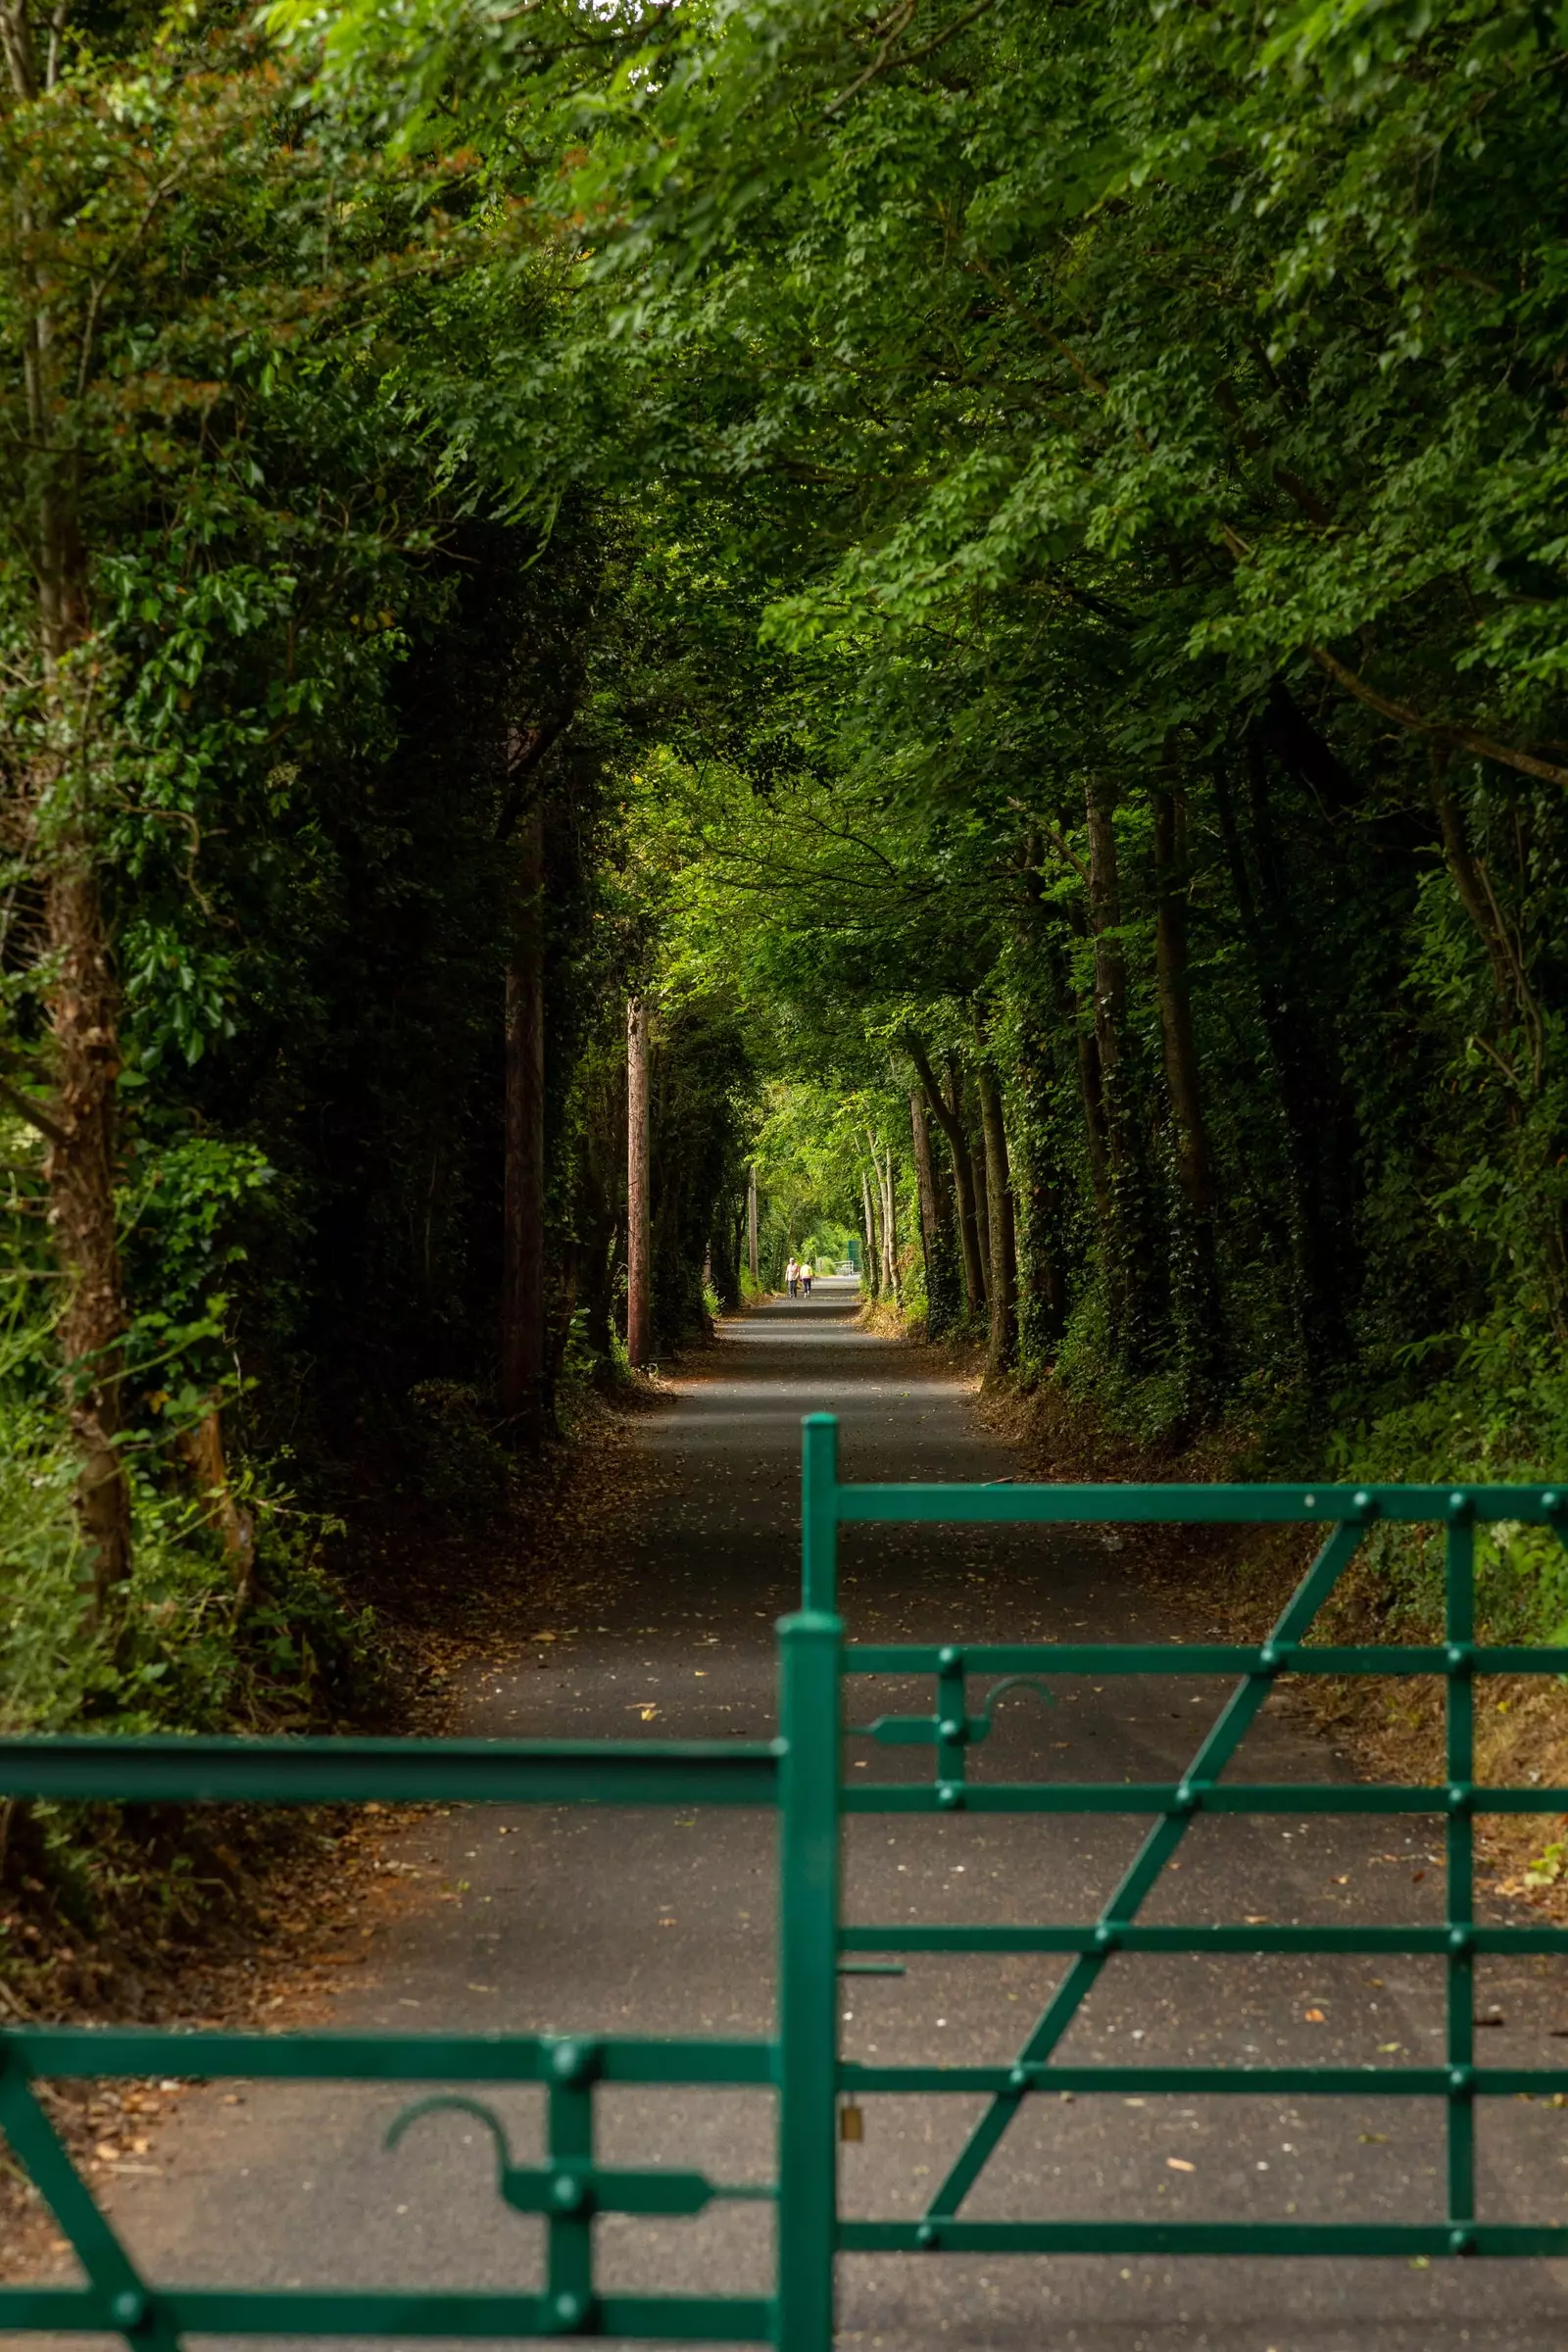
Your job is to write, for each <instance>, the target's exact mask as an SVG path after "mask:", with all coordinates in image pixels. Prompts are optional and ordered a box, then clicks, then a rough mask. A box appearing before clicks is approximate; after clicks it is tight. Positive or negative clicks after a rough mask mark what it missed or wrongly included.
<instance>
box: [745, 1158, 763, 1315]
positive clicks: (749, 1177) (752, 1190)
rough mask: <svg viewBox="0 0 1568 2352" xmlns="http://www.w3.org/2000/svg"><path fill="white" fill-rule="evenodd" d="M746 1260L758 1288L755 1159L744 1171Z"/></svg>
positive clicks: (759, 1279) (759, 1284)
mask: <svg viewBox="0 0 1568 2352" xmlns="http://www.w3.org/2000/svg"><path fill="white" fill-rule="evenodd" d="M746 1260H747V1263H748V1265H749V1266H750V1267H751V1269H752V1281H753V1283H754V1284H755V1285H756V1286H757V1288H758V1289H759V1290H760V1288H761V1283H762V1277H761V1273H760V1266H759V1260H758V1254H757V1163H756V1161H755V1160H754V1161H753V1163H752V1165H751V1166H750V1167H749V1168H748V1169H747V1171H746Z"/></svg>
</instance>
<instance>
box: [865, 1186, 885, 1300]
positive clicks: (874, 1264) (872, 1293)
mask: <svg viewBox="0 0 1568 2352" xmlns="http://www.w3.org/2000/svg"><path fill="white" fill-rule="evenodd" d="M860 1222H861V1225H862V1226H863V1228H864V1231H865V1291H866V1296H867V1297H868V1298H870V1299H880V1298H881V1296H882V1266H881V1261H880V1259H879V1257H878V1254H877V1247H876V1219H875V1218H874V1217H873V1216H872V1214H871V1179H870V1178H869V1176H867V1174H866V1172H865V1170H864V1168H862V1169H861V1170H860Z"/></svg>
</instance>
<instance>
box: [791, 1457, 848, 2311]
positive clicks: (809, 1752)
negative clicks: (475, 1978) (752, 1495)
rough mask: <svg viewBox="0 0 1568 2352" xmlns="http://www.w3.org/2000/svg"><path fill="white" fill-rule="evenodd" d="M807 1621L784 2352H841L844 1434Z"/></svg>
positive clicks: (796, 1778) (812, 1464)
mask: <svg viewBox="0 0 1568 2352" xmlns="http://www.w3.org/2000/svg"><path fill="white" fill-rule="evenodd" d="M803 1436H804V1442H805V1452H804V1460H803V1468H802V1497H801V1499H802V1526H801V1534H802V1563H801V1564H802V1584H803V1593H804V1597H805V1599H806V1603H807V1605H806V1607H805V1608H804V1609H803V1610H802V1611H801V1613H800V1614H799V1615H798V1616H794V1617H786V1618H785V1619H784V1620H783V1621H782V1623H781V1624H780V1626H779V1629H778V1637H779V1664H780V1691H779V1730H780V1732H781V1734H782V1737H783V1740H784V1756H783V1760H782V1765H781V1770H780V1783H781V1786H780V1792H779V1793H780V1811H779V1889H778V1893H779V1971H778V1987H779V1989H778V2003H779V2020H778V2065H779V2083H778V2111H779V2123H778V2140H779V2147H778V2250H777V2257H776V2259H777V2270H778V2302H777V2324H776V2336H775V2341H776V2343H777V2345H778V2347H779V2352H832V2345H833V2258H834V2253H835V2250H836V2243H837V2237H838V2149H837V2144H836V2141H835V2139H834V2124H835V2112H834V2111H835V2107H836V2103H837V2095H838V1944H839V1780H840V1762H839V1749H840V1734H839V1674H840V1651H841V1648H842V1644H843V1633H844V1629H843V1625H842V1623H841V1622H840V1620H839V1618H838V1616H837V1615H836V1614H835V1613H834V1610H833V1598H834V1573H835V1550H836V1545H837V1537H838V1527H837V1500H836V1497H835V1495H834V1488H835V1486H836V1484H837V1473H838V1424H837V1422H836V1421H835V1420H834V1419H833V1417H832V1415H831V1414H828V1413H813V1414H812V1415H811V1416H810V1418H809V1420H808V1421H807V1423H806V1425H805V1429H804V1432H803Z"/></svg>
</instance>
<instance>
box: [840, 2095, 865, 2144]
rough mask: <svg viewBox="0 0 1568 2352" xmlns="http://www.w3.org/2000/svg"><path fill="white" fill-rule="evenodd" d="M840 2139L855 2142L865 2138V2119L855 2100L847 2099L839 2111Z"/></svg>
mask: <svg viewBox="0 0 1568 2352" xmlns="http://www.w3.org/2000/svg"><path fill="white" fill-rule="evenodd" d="M839 2137H840V2139H855V2140H860V2139H864V2137H865V2117H864V2115H863V2114H862V2113H861V2111H860V2109H859V2108H858V2107H857V2106H856V2104H855V2101H854V2100H853V2099H847V2100H846V2101H845V2103H844V2105H843V2106H842V2107H841V2108H840V2109H839Z"/></svg>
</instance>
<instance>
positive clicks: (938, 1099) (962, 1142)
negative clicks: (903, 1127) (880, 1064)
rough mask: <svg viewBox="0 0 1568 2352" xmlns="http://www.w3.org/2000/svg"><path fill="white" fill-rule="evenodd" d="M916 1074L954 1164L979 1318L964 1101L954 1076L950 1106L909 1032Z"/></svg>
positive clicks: (968, 1301) (971, 1302)
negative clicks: (963, 1112) (952, 1096)
mask: <svg viewBox="0 0 1568 2352" xmlns="http://www.w3.org/2000/svg"><path fill="white" fill-rule="evenodd" d="M905 1042H906V1045H907V1049H908V1054H909V1059H910V1060H911V1061H912V1062H913V1064H914V1074H915V1076H916V1077H917V1078H918V1079H919V1081H920V1086H921V1090H922V1092H923V1093H924V1095H925V1099H926V1102H927V1103H928V1105H929V1106H930V1111H931V1115H932V1117H933V1118H934V1119H935V1120H936V1123H937V1125H938V1126H939V1127H940V1128H941V1130H942V1133H943V1136H944V1138H945V1139H946V1142H947V1147H948V1154H949V1157H950V1159H951V1161H952V1164H953V1191H954V1198H955V1199H956V1201H957V1204H958V1248H959V1263H960V1265H961V1267H962V1269H963V1295H964V1305H965V1310H966V1312H967V1313H968V1314H969V1315H970V1316H971V1317H973V1316H975V1315H978V1313H979V1312H980V1309H981V1307H982V1306H983V1304H984V1303H985V1295H986V1287H985V1276H984V1274H983V1273H982V1271H981V1266H980V1242H979V1235H978V1231H977V1228H976V1224H975V1206H974V1170H973V1166H972V1164H971V1162H970V1158H969V1139H968V1137H967V1136H966V1135H965V1134H964V1131H963V1120H962V1116H961V1113H962V1108H963V1103H962V1098H961V1096H960V1094H959V1092H958V1081H957V1073H956V1070H955V1072H954V1099H953V1102H952V1103H949V1102H948V1101H947V1100H946V1098H945V1097H944V1095H943V1092H942V1089H941V1087H940V1086H938V1084H937V1081H936V1073H935V1072H934V1071H933V1069H932V1067H931V1061H930V1056H929V1055H928V1054H927V1053H926V1050H925V1047H924V1046H923V1045H922V1043H921V1042H920V1040H919V1038H918V1037H916V1036H915V1034H914V1033H913V1031H912V1030H911V1031H909V1032H908V1034H907V1038H906V1041H905Z"/></svg>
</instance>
